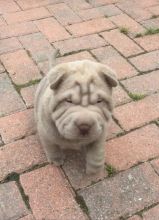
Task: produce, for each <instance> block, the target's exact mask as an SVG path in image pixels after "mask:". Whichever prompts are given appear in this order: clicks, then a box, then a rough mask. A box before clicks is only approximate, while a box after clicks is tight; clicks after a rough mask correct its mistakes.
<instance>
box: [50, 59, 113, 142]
mask: <svg viewBox="0 0 159 220" xmlns="http://www.w3.org/2000/svg"><path fill="white" fill-rule="evenodd" d="M49 80H50V88H51V89H52V90H53V93H54V99H55V100H54V101H53V106H52V120H53V121H54V122H55V125H56V127H57V129H58V131H59V133H60V135H61V136H63V137H64V138H66V139H69V140H76V141H81V142H92V141H94V140H97V139H98V138H99V137H100V136H101V135H102V134H103V132H104V131H105V128H106V127H107V123H108V121H109V119H110V117H111V111H112V87H113V86H116V85H117V80H116V78H115V76H114V75H113V73H112V72H111V70H110V69H108V68H106V67H105V66H104V65H102V64H99V63H95V62H92V61H88V60H84V61H78V62H70V63H67V64H61V65H58V66H56V67H55V68H54V69H53V71H51V72H50V73H49Z"/></svg>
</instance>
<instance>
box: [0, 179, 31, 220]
mask: <svg viewBox="0 0 159 220" xmlns="http://www.w3.org/2000/svg"><path fill="white" fill-rule="evenodd" d="M0 198H1V199H0V202H1V209H0V220H9V219H12V220H16V219H19V218H20V217H22V216H24V215H26V214H27V213H28V210H27V208H26V206H25V204H24V202H23V199H22V197H21V194H20V192H19V190H18V187H17V184H16V183H15V182H14V181H12V182H9V183H4V184H1V185H0Z"/></svg>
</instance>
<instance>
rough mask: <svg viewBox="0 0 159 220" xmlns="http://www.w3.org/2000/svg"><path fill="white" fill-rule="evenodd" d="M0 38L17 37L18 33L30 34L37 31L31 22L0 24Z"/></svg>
mask: <svg viewBox="0 0 159 220" xmlns="http://www.w3.org/2000/svg"><path fill="white" fill-rule="evenodd" d="M0 32H1V34H0V38H1V39H2V38H8V37H17V36H20V35H25V34H31V33H34V32H38V29H37V27H36V26H35V24H33V22H30V21H29V22H24V23H18V24H11V25H2V26H0Z"/></svg>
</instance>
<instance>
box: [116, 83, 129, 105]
mask: <svg viewBox="0 0 159 220" xmlns="http://www.w3.org/2000/svg"><path fill="white" fill-rule="evenodd" d="M113 100H114V105H115V106H118V105H122V104H125V103H127V102H130V101H131V98H130V97H129V96H128V94H127V93H126V92H125V91H124V89H122V87H121V86H117V87H116V88H114V91H113Z"/></svg>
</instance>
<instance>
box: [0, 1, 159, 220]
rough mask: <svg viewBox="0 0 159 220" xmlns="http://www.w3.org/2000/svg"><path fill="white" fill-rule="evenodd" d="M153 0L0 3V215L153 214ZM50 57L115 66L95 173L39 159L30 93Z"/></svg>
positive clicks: (156, 75)
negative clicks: (109, 115) (110, 111)
mask: <svg viewBox="0 0 159 220" xmlns="http://www.w3.org/2000/svg"><path fill="white" fill-rule="evenodd" d="M158 29H159V0H140V1H138V0H0V220H73V219H80V220H159V31H158ZM55 48H59V49H60V55H59V57H58V58H57V63H61V62H67V61H73V60H77V59H79V60H81V59H91V60H96V61H99V62H102V63H104V64H107V65H109V66H111V67H112V68H113V69H114V70H116V72H117V75H118V79H119V81H120V83H119V86H118V87H117V88H116V89H115V91H114V104H115V110H114V116H113V120H112V122H111V124H110V130H109V134H108V137H107V143H106V147H105V158H106V164H105V169H104V171H103V172H101V173H98V174H97V175H94V176H86V175H85V173H84V165H83V164H84V161H83V157H82V155H81V154H82V153H72V152H71V151H70V152H68V153H67V161H66V163H65V164H64V165H63V167H61V168H57V167H54V166H53V165H49V164H48V163H47V161H46V157H45V154H44V152H43V149H42V148H41V146H40V144H39V142H38V138H37V136H36V134H35V122H34V118H33V106H34V102H33V98H34V93H35V90H36V88H37V85H38V82H39V81H40V79H41V78H42V76H43V75H45V74H46V73H47V71H48V61H47V56H48V54H49V53H50V52H51V51H53V50H54V49H55Z"/></svg>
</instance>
